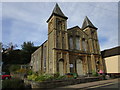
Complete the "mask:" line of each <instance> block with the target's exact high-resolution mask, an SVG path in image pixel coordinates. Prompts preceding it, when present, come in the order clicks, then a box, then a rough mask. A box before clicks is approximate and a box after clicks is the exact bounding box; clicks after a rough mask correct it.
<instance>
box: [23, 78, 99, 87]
mask: <svg viewBox="0 0 120 90" xmlns="http://www.w3.org/2000/svg"><path fill="white" fill-rule="evenodd" d="M99 80H100V78H99V77H88V78H82V79H70V80H55V81H43V82H35V81H29V80H27V79H24V82H25V83H26V84H27V85H28V84H30V85H31V88H55V87H61V86H67V85H74V84H80V83H86V82H93V81H99Z"/></svg>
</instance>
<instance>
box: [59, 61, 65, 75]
mask: <svg viewBox="0 0 120 90" xmlns="http://www.w3.org/2000/svg"><path fill="white" fill-rule="evenodd" d="M63 67H64V65H63V61H61V60H60V61H59V73H60V75H64V69H63Z"/></svg>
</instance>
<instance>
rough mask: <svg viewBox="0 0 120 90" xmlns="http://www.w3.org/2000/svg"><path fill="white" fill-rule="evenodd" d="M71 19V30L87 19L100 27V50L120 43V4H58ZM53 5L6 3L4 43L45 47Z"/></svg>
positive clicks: (69, 22) (69, 20)
mask: <svg viewBox="0 0 120 90" xmlns="http://www.w3.org/2000/svg"><path fill="white" fill-rule="evenodd" d="M58 4H59V6H60V8H61V9H62V11H63V12H64V14H65V15H66V16H67V17H68V28H70V27H73V26H76V25H79V26H80V27H81V26H82V23H83V20H84V18H85V16H88V18H89V19H90V20H91V22H92V23H93V24H94V25H95V26H96V27H98V37H99V41H100V46H101V50H104V49H107V48H111V47H114V46H116V45H118V44H117V42H118V34H117V33H118V14H117V12H118V11H117V8H118V6H117V3H109V2H107V3H105V2H104V3H97V2H94V3H93V2H77V3H76V2H74V3H73V2H72V3H70V2H64V3H63V2H59V3H58ZM54 6H55V2H54V3H50V2H49V3H47V2H46V3H44V2H40V3H38V2H36V3H33V2H32V3H26V2H24V3H3V7H2V8H3V14H2V17H3V35H4V36H3V37H4V38H3V40H4V43H7V42H14V43H15V44H22V43H23V41H33V42H34V43H35V45H40V44H42V43H43V42H44V41H45V40H46V39H47V31H48V26H47V23H46V20H47V19H48V18H49V16H50V15H51V13H52V10H53V8H54Z"/></svg>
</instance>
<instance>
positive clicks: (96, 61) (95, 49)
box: [82, 16, 103, 72]
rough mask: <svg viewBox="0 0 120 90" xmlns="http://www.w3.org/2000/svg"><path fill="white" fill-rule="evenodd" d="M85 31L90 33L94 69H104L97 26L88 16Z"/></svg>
mask: <svg viewBox="0 0 120 90" xmlns="http://www.w3.org/2000/svg"><path fill="white" fill-rule="evenodd" d="M82 29H83V31H84V32H85V33H86V34H87V35H88V38H89V39H88V46H89V53H91V55H90V59H89V61H90V62H91V65H92V66H91V67H92V71H95V72H98V71H99V70H103V61H102V58H101V54H100V46H99V42H98V36H97V28H96V27H95V26H94V25H93V24H92V22H91V21H90V20H89V19H88V17H87V16H86V17H85V19H84V22H83V25H82Z"/></svg>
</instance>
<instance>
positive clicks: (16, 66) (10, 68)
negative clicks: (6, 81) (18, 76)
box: [9, 65, 20, 72]
mask: <svg viewBox="0 0 120 90" xmlns="http://www.w3.org/2000/svg"><path fill="white" fill-rule="evenodd" d="M19 69H20V66H19V65H11V66H10V67H9V71H10V72H16V71H17V70H19Z"/></svg>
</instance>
